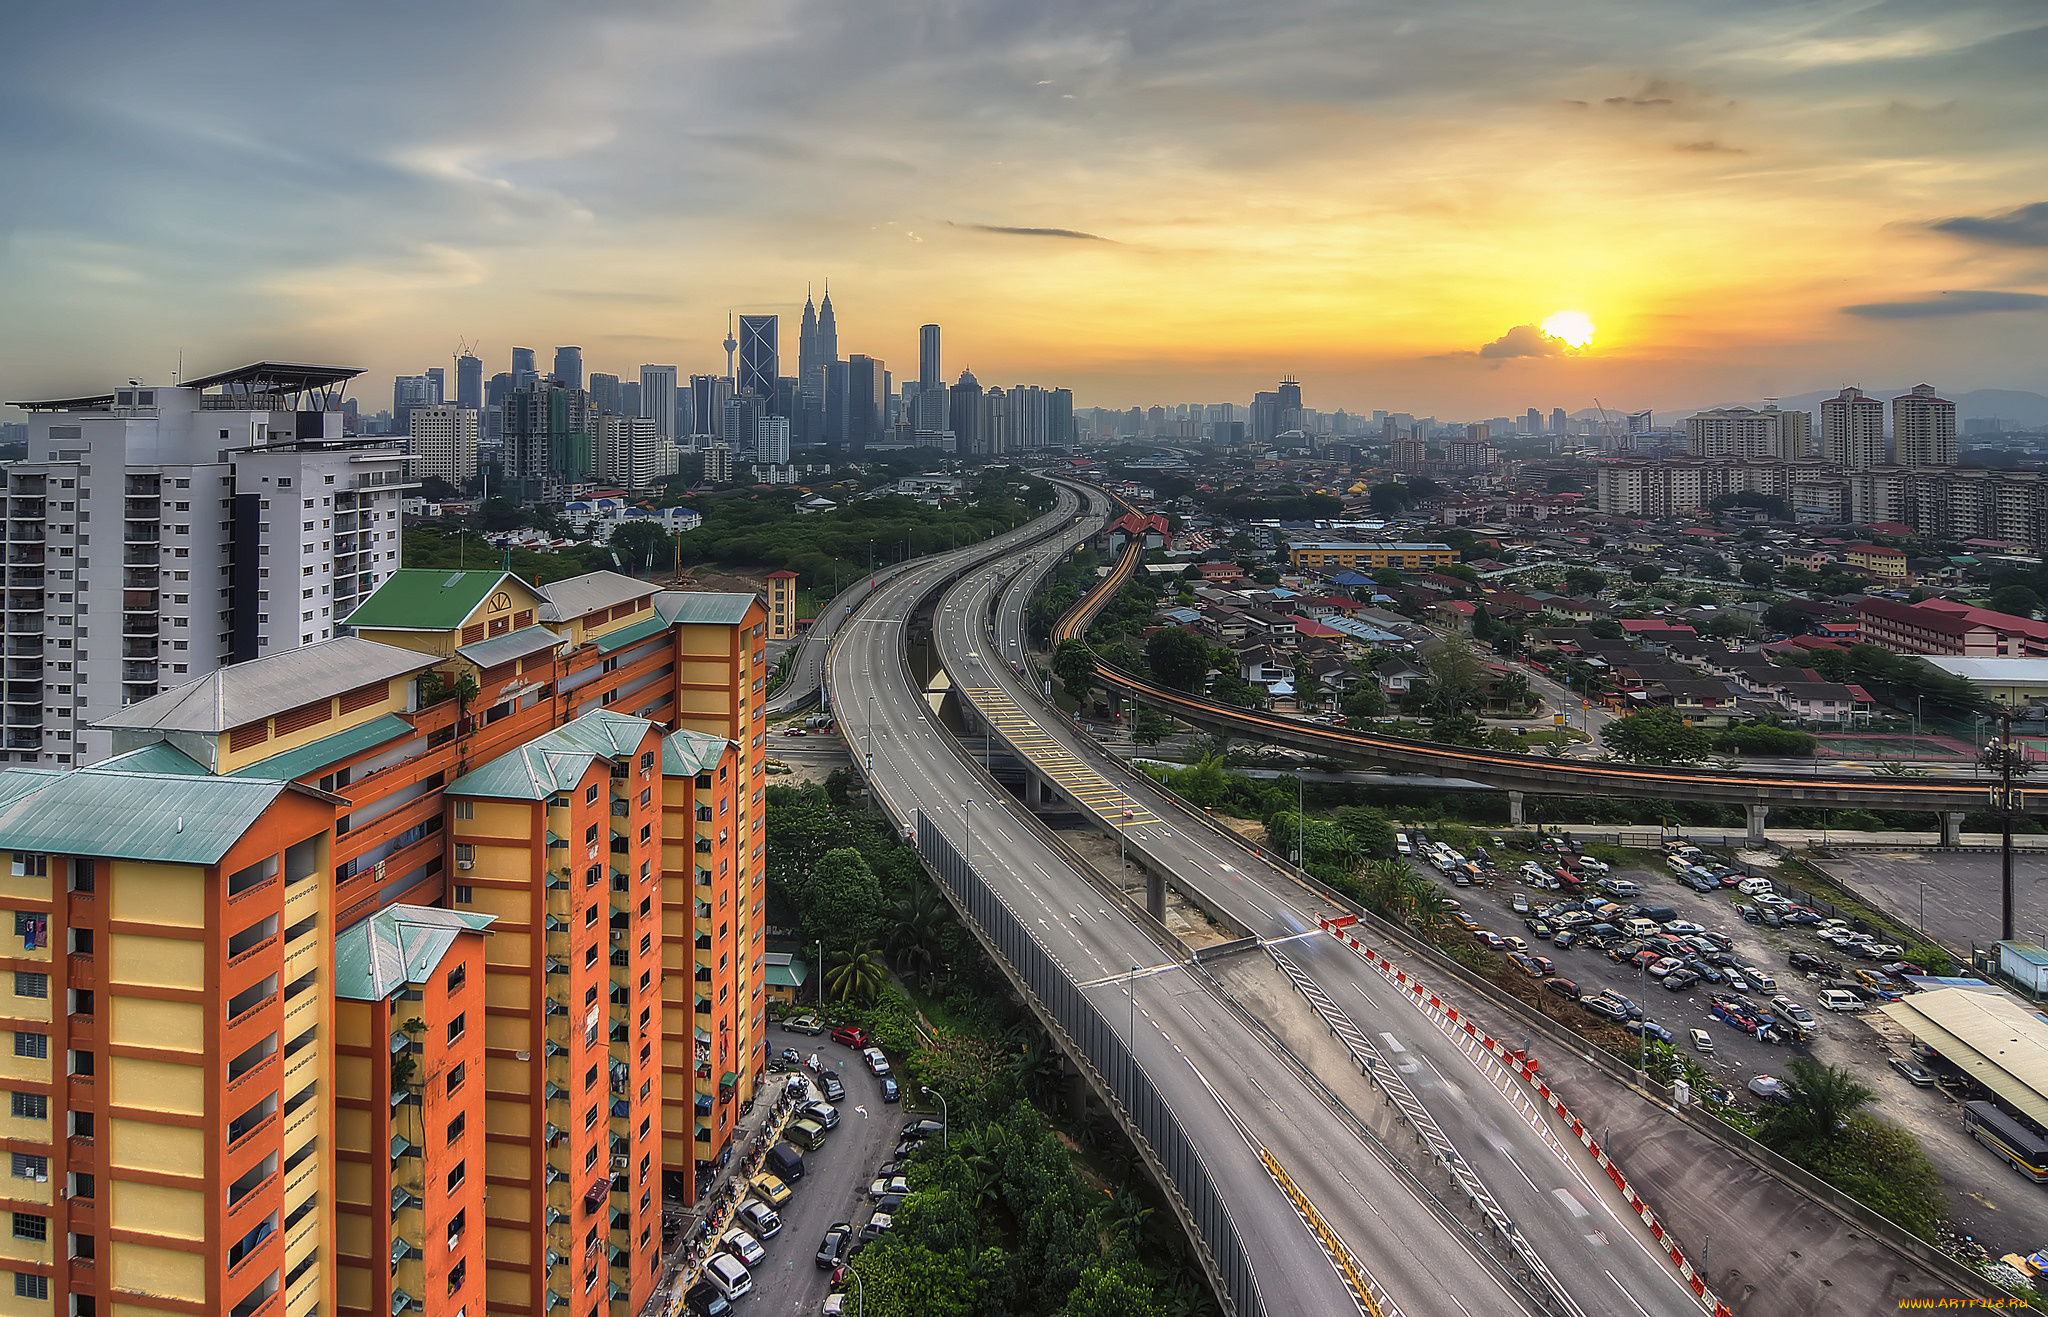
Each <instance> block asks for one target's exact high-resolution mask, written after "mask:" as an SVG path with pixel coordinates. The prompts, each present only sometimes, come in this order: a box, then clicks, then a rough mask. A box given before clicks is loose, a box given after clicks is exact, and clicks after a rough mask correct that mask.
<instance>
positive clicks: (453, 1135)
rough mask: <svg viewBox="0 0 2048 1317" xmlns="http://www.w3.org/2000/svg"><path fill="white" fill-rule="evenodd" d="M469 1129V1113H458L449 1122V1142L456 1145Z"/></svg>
mask: <svg viewBox="0 0 2048 1317" xmlns="http://www.w3.org/2000/svg"><path fill="white" fill-rule="evenodd" d="M467 1128H469V1113H468V1112H466V1111H458V1112H456V1113H455V1119H453V1120H451V1121H449V1122H448V1142H449V1143H454V1142H455V1141H456V1140H457V1139H459V1138H461V1137H462V1131H463V1130H465V1129H467ZM458 1215H459V1214H458ZM449 1228H450V1229H451V1230H453V1229H455V1228H456V1227H453V1226H451V1227H449Z"/></svg>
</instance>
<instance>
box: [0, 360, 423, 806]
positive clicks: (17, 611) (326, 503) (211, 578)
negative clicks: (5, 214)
mask: <svg viewBox="0 0 2048 1317" xmlns="http://www.w3.org/2000/svg"><path fill="white" fill-rule="evenodd" d="M360 373H361V372H359V371H356V370H353V369H350V368H347V367H325V366H305V365H282V364H277V363H258V364H256V365H252V366H246V367H243V368H242V369H240V370H233V371H226V372H223V373H221V374H219V375H210V376H206V377H204V378H200V379H194V380H187V381H185V382H184V383H183V384H181V385H159V386H154V387H152V386H146V385H145V386H134V385H123V386H122V387H120V388H117V389H114V390H111V391H109V392H108V393H105V394H102V395H99V396H97V397H85V398H65V399H61V400H58V401H54V402H24V403H18V404H16V405H17V406H20V407H22V408H23V409H24V410H26V411H28V412H30V413H31V416H30V420H29V439H28V456H27V458H26V459H25V460H23V461H20V462H16V463H14V464H12V465H11V466H10V467H9V468H8V470H7V473H6V480H7V488H8V494H9V497H10V502H11V507H10V511H11V512H12V513H14V514H16V515H15V516H14V519H12V520H10V521H8V522H7V523H6V524H7V527H8V539H9V541H10V543H9V545H8V552H7V558H8V566H7V569H6V570H7V573H8V582H7V585H8V590H7V611H6V613H5V622H4V626H5V631H6V634H7V648H8V649H9V650H11V651H13V652H14V658H13V659H12V660H11V663H10V667H9V671H10V672H11V673H13V674H14V677H13V682H12V683H11V684H10V686H9V691H8V693H9V695H10V697H12V701H11V703H10V704H9V706H8V709H7V723H8V726H7V728H6V731H5V740H4V741H0V747H4V750H0V753H4V758H0V762H14V763H36V764H42V765H45V766H54V767H69V766H74V765H81V764H88V763H93V762H95V761H97V760H99V759H102V758H105V757H106V755H107V754H108V752H109V745H110V741H109V738H108V736H107V735H106V734H105V733H104V732H101V731H98V730H95V729H94V728H93V726H92V724H93V723H94V722H96V721H97V720H98V719H100V718H102V717H104V716H107V715H110V714H112V713H113V712H114V711H115V710H117V709H119V708H120V707H121V706H123V705H126V704H132V703H135V702H136V701H138V700H144V699H147V698H149V697H150V696H152V695H155V694H156V693H157V691H158V690H160V689H161V688H162V687H164V686H167V685H179V684H182V683H184V682H187V681H191V680H193V679H195V678H197V677H200V676H203V675H205V674H207V673H209V672H212V671H214V670H215V669H217V668H219V667H220V666H222V665H223V664H226V663H232V662H241V661H246V660H248V659H253V658H255V657H257V656H258V655H259V654H266V653H275V652H280V651H283V650H287V649H293V648H296V647H298V646H300V645H302V644H313V643H316V642H317V641H320V640H325V639H329V638H332V637H333V636H335V635H338V634H340V632H339V631H338V630H337V628H338V626H339V619H340V618H341V617H343V616H345V615H346V614H347V613H348V612H349V611H350V610H351V609H352V608H353V607H354V606H355V604H356V602H357V601H358V600H359V599H361V598H362V597H363V596H364V595H366V594H368V593H369V592H370V591H371V590H372V589H373V588H374V587H375V586H376V584H377V583H378V582H380V581H382V580H383V579H384V578H385V577H386V576H388V575H389V574H390V573H391V572H393V571H396V570H397V569H398V566H399V553H400V547H401V546H400V540H399V535H400V525H399V504H400V501H401V498H402V497H403V494H404V491H405V490H407V489H409V488H412V487H413V486H412V485H411V484H410V483H409V481H408V478H407V475H406V456H405V452H404V441H403V440H391V439H383V438H361V439H358V438H351V437H348V436H346V435H344V433H343V425H342V422H343V413H342V410H341V407H342V389H343V388H344V387H345V386H346V384H347V382H348V381H349V380H350V379H353V378H354V377H355V376H357V375H358V374H360ZM95 533H97V535H98V536H99V537H100V541H101V543H100V545H99V546H93V545H92V544H91V537H92V536H93V535H94V534H95ZM95 548H97V552H95ZM95 558H97V559H98V561H99V562H100V564H101V566H100V568H99V570H97V571H95V570H93V567H92V563H93V561H94V560H95ZM31 650H32V651H33V654H30V651H31Z"/></svg>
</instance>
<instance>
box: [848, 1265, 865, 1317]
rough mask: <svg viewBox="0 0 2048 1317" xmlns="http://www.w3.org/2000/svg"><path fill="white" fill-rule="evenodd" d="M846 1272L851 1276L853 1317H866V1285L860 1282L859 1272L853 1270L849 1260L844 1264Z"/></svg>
mask: <svg viewBox="0 0 2048 1317" xmlns="http://www.w3.org/2000/svg"><path fill="white" fill-rule="evenodd" d="M846 1274H847V1275H849V1276H851V1277H853V1317H866V1313H867V1293H866V1290H867V1287H866V1286H864V1285H862V1284H861V1283H860V1272H858V1271H856V1270H854V1266H853V1264H852V1263H851V1262H849V1263H847V1264H846Z"/></svg>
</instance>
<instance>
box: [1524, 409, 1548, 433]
mask: <svg viewBox="0 0 2048 1317" xmlns="http://www.w3.org/2000/svg"><path fill="white" fill-rule="evenodd" d="M1522 433H1523V434H1542V433H1543V413H1542V412H1539V411H1537V410H1536V409H1535V408H1534V407H1531V408H1530V409H1529V410H1528V411H1527V412H1526V413H1524V414H1523V416H1522Z"/></svg>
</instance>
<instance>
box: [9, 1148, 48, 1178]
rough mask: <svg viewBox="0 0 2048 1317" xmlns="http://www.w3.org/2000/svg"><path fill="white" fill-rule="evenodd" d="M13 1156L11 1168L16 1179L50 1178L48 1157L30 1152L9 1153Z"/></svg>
mask: <svg viewBox="0 0 2048 1317" xmlns="http://www.w3.org/2000/svg"><path fill="white" fill-rule="evenodd" d="M9 1155H10V1156H11V1157H12V1158H13V1166H12V1170H13V1173H14V1178H15V1179H17V1180H47V1179H49V1178H50V1159H49V1158H48V1157H41V1156H38V1155H36V1154H35V1153H32V1152H17V1153H11V1154H9Z"/></svg>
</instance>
